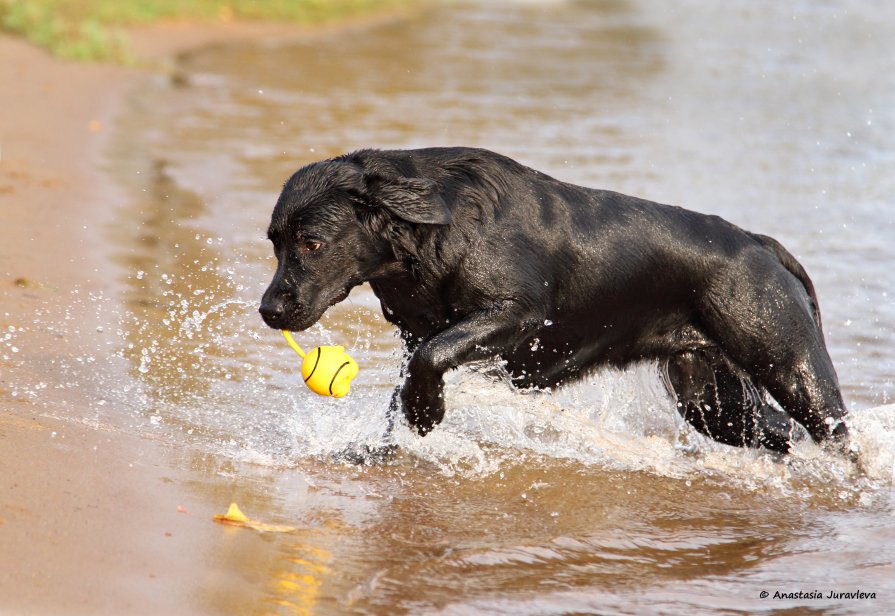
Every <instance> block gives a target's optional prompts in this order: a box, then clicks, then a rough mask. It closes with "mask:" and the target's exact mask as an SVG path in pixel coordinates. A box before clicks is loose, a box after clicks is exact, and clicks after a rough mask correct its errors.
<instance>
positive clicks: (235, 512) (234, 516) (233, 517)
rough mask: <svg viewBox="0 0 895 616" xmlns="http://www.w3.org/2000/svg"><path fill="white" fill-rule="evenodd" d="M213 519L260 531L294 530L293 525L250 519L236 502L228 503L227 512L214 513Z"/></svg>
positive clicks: (282, 531) (283, 531) (287, 531)
mask: <svg viewBox="0 0 895 616" xmlns="http://www.w3.org/2000/svg"><path fill="white" fill-rule="evenodd" d="M214 521H215V522H218V523H220V524H229V525H231V526H242V527H244V528H251V529H253V530H257V531H260V532H262V533H289V532H292V531H294V530H295V527H294V526H286V525H284V524H266V523H264V522H259V521H257V520H251V519H249V517H248V516H246V514H244V513H243V512H242V510H241V509H240V508H239V505H237V504H236V503H230V508H229V509H227V513H225V514H220V513H218V514H215V516H214Z"/></svg>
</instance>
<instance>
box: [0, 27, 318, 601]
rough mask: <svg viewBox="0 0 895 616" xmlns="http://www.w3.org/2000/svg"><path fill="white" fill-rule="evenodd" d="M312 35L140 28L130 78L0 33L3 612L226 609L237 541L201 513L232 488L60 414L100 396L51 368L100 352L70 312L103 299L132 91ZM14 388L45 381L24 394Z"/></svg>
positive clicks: (111, 276) (186, 462)
mask: <svg viewBox="0 0 895 616" xmlns="http://www.w3.org/2000/svg"><path fill="white" fill-rule="evenodd" d="M307 35H309V31H308V30H302V29H300V28H298V27H295V26H287V25H273V24H229V25H198V26H197V25H165V26H156V27H151V28H145V29H143V30H139V31H135V32H133V34H132V40H133V48H134V51H135V52H136V53H137V55H138V57H139V58H141V59H142V60H143V62H142V63H141V64H140V65H139V66H141V67H142V68H125V67H121V66H112V65H105V64H81V63H73V62H66V61H61V60H58V59H55V58H53V57H51V56H50V55H49V54H47V53H46V52H45V51H43V50H41V49H38V48H36V47H34V46H32V45H30V44H29V43H27V42H25V41H24V40H21V39H18V38H15V37H11V36H7V35H0V84H2V86H0V110H2V112H0V122H2V124H0V148H2V149H0V339H3V337H4V336H6V335H7V334H10V335H9V336H8V337H7V342H6V343H5V345H3V346H2V347H0V554H2V557H0V613H4V614H5V613H13V614H32V613H34V614H56V613H65V614H81V613H87V614H96V613H109V614H122V613H129V614H139V613H153V614H156V613H163V614H179V613H189V614H195V613H215V612H216V613H220V612H222V611H228V610H227V609H222V607H221V605H220V604H219V603H218V601H219V600H221V597H226V596H227V594H228V593H232V592H234V591H233V588H234V584H233V580H231V579H229V578H228V575H229V571H228V569H224V568H220V569H217V568H216V565H215V557H214V554H213V548H212V547H211V546H213V545H215V543H216V542H219V541H220V540H221V537H222V533H226V532H228V531H232V530H233V529H226V528H222V527H220V526H219V525H216V524H214V523H213V522H212V515H213V514H214V513H223V512H224V511H225V510H226V506H227V504H228V502H229V498H230V497H231V495H232V493H233V490H234V489H235V485H234V484H235V482H236V481H235V480H233V479H227V478H226V477H225V476H223V475H222V474H221V473H219V472H216V469H215V468H214V466H215V465H214V464H207V463H203V461H201V460H200V461H196V460H191V459H188V458H189V456H191V455H194V454H191V453H189V452H183V451H177V450H175V449H174V448H172V447H170V446H166V445H164V444H162V443H158V442H154V441H152V440H149V439H145V438H141V437H137V436H133V435H129V434H124V433H121V432H119V431H116V430H110V429H108V428H104V427H101V426H98V425H91V424H90V422H89V421H88V420H86V419H84V417H82V416H79V414H78V413H74V412H73V413H71V414H70V415H68V414H67V412H68V410H69V409H80V408H86V407H85V405H84V404H83V403H82V401H84V400H86V399H88V398H90V397H91V396H96V395H98V394H99V393H101V392H91V391H89V386H88V389H86V390H85V389H83V388H81V387H77V386H76V387H67V388H66V387H64V382H65V378H66V375H65V374H64V371H65V369H64V368H60V366H65V365H69V364H74V363H76V362H79V361H81V359H82V358H83V357H85V356H89V354H91V353H94V354H95V353H103V352H108V349H109V346H110V344H112V342H111V341H109V340H104V339H103V336H102V335H101V334H100V333H98V332H101V331H102V326H101V322H100V321H99V320H98V319H100V317H98V316H97V310H96V309H95V308H94V307H92V306H91V305H90V304H89V302H85V301H73V300H78V298H81V300H83V298H84V297H85V296H88V295H101V296H106V297H109V296H114V284H115V283H114V280H115V278H116V266H115V265H114V264H113V262H112V260H111V259H110V258H108V254H107V253H106V251H107V248H105V245H106V242H104V241H103V225H104V223H105V221H106V220H108V219H109V218H110V216H111V212H112V211H113V210H114V208H115V207H116V205H117V203H118V202H119V201H120V200H121V199H122V198H123V196H122V195H121V193H120V189H119V188H118V187H116V185H115V183H114V182H113V181H112V180H111V179H110V178H109V177H108V176H106V175H105V174H104V173H103V172H102V166H103V152H104V147H105V146H106V145H107V144H108V140H109V138H110V133H111V132H112V129H113V126H114V124H115V117H116V114H118V113H119V112H120V110H121V108H122V105H123V101H124V100H125V97H126V95H127V93H128V92H129V91H130V90H132V89H133V88H135V87H136V86H137V85H139V84H140V83H141V82H142V80H146V79H150V78H154V77H156V76H157V75H159V74H163V73H164V71H166V70H170V67H171V66H172V63H171V61H170V59H171V58H172V57H173V55H174V54H176V53H178V52H181V51H184V50H188V49H191V48H196V47H200V46H203V45H211V44H215V43H223V42H230V41H234V40H245V39H258V38H261V37H265V38H270V37H283V38H291V37H298V36H307ZM107 304H108V305H109V307H108V309H110V310H113V311H114V310H121V308H116V304H115V302H114V301H113V302H107ZM35 315H45V316H44V317H43V318H42V319H35ZM63 315H65V316H64V317H63ZM48 322H60V323H65V324H66V326H67V329H65V330H61V329H60V328H56V327H47V326H46V325H41V323H43V324H45V323H48ZM10 340H12V341H11V342H10ZM104 349H105V351H104ZM4 356H5V357H7V358H8V359H3V358H4ZM22 383H44V384H48V385H49V386H47V387H46V388H45V389H43V390H42V391H41V392H38V394H37V395H35V392H31V395H25V394H24V393H23V392H21V391H19V390H20V388H21V384H22ZM60 384H63V386H60ZM54 385H55V386H54ZM197 484H201V485H202V486H203V488H202V490H201V491H200V492H199V493H202V494H204V495H205V496H207V497H208V498H207V499H205V500H199V497H197V496H196V494H197V490H196V489H195V485H197ZM187 486H193V487H192V488H191V489H187ZM218 503H219V504H218ZM254 540H255V539H252V538H249V539H240V541H248V542H251V541H254ZM236 587H238V585H236ZM216 588H217V589H218V590H219V591H220V592H217V591H216V590H215V589H216Z"/></svg>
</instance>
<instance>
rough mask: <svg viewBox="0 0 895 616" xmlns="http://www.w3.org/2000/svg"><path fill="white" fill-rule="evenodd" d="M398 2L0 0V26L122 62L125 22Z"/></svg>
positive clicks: (266, 17)
mask: <svg viewBox="0 0 895 616" xmlns="http://www.w3.org/2000/svg"><path fill="white" fill-rule="evenodd" d="M403 1H404V2H406V0H403ZM400 3H402V0H231V1H229V2H227V1H222V0H0V28H2V29H3V30H6V31H8V32H13V33H16V34H19V35H21V36H24V37H25V38H27V39H28V40H30V41H32V42H34V43H36V44H38V45H41V46H43V47H46V48H47V49H49V50H50V51H51V52H52V53H54V54H55V55H57V56H59V57H62V58H70V59H76V60H113V61H118V62H127V61H129V60H130V55H129V53H128V42H127V36H126V35H125V33H124V29H125V28H126V27H127V26H136V25H143V24H151V23H155V22H159V21H176V20H179V21H183V20H190V21H200V22H208V23H214V22H222V21H223V22H225V21H231V20H254V21H277V22H292V23H297V24H316V23H324V22H328V21H332V20H335V19H338V18H340V17H346V16H349V15H356V14H360V13H363V12H365V11H371V10H374V9H377V8H382V7H385V6H391V5H396V4H400Z"/></svg>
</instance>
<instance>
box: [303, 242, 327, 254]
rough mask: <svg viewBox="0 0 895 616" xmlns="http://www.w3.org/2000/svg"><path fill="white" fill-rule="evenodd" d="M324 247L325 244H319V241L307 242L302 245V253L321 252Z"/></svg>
mask: <svg viewBox="0 0 895 616" xmlns="http://www.w3.org/2000/svg"><path fill="white" fill-rule="evenodd" d="M322 246H323V242H318V241H317V240H305V241H304V243H303V244H302V245H301V249H302V252H314V251H315V250H320V248H321V247H322Z"/></svg>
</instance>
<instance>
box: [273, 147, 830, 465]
mask: <svg viewBox="0 0 895 616" xmlns="http://www.w3.org/2000/svg"><path fill="white" fill-rule="evenodd" d="M269 237H270V239H271V240H272V241H273V244H274V250H275V253H276V257H277V260H278V266H277V272H276V274H275V276H274V278H273V281H272V282H271V284H270V287H269V288H268V290H267V292H266V293H265V294H264V298H263V300H262V305H261V313H262V315H263V317H264V319H265V321H266V322H267V324H268V325H270V326H271V327H274V328H280V329H292V330H301V329H305V328H307V327H309V326H311V325H312V324H314V323H315V322H316V321H317V320H318V319H319V318H320V316H321V315H322V314H323V312H324V311H325V310H326V309H327V308H328V307H329V306H331V305H333V304H334V303H336V302H338V301H341V300H342V299H344V298H345V297H346V296H347V294H348V291H350V289H351V288H352V287H354V286H356V285H359V284H361V283H363V282H369V283H370V286H371V287H372V289H373V292H374V293H375V294H376V296H377V297H378V298H379V300H380V302H381V304H382V311H383V313H384V314H385V317H386V318H387V319H388V320H389V321H391V322H392V323H394V324H395V325H397V326H398V328H400V330H401V332H402V335H403V339H404V341H405V343H406V346H407V350H408V353H409V360H408V363H407V365H406V367H405V372H404V374H405V376H406V378H405V380H404V383H403V386H402V387H401V388H400V394H399V398H396V403H399V404H400V406H401V408H402V409H403V412H404V416H405V417H406V418H407V420H408V421H409V422H410V424H411V425H412V426H413V427H414V428H416V430H417V431H418V432H419V433H420V434H426V433H427V432H429V431H430V430H431V429H432V428H433V427H434V426H435V425H436V424H437V423H438V422H440V421H441V419H442V417H443V416H444V409H445V407H444V399H443V393H442V392H443V383H442V375H443V374H444V373H445V372H446V371H448V370H451V369H453V368H456V367H457V366H459V365H461V364H464V363H467V362H471V361H476V360H481V359H485V358H489V357H499V358H501V359H502V360H504V362H505V366H506V370H507V371H508V372H509V374H510V375H511V377H512V379H513V382H514V383H515V384H517V385H518V386H519V387H526V388H527V387H538V388H555V387H558V386H561V385H562V384H563V383H567V382H570V381H574V380H576V379H580V378H581V377H582V376H585V375H587V374H588V373H589V372H592V371H594V370H597V369H599V368H600V367H603V366H615V367H624V366H627V365H629V364H630V363H632V362H636V361H640V360H658V361H659V362H660V366H661V368H662V371H663V374H664V375H665V381H666V384H667V386H668V388H669V391H670V393H671V394H672V395H673V396H674V397H675V399H676V401H677V405H678V409H679V411H680V413H681V415H683V416H684V417H685V418H686V419H687V420H688V421H689V422H690V423H691V424H692V425H693V426H694V427H695V428H696V429H697V430H699V431H700V432H702V433H703V434H706V435H708V436H711V437H712V438H714V439H716V440H718V441H721V442H723V443H728V444H731V445H741V446H742V445H745V446H756V447H757V446H765V447H767V448H770V449H773V450H776V451H781V452H785V451H788V449H789V446H790V439H791V435H792V433H793V429H794V427H795V426H794V424H793V423H792V419H795V421H797V422H798V423H799V424H801V425H802V426H803V427H804V428H805V429H806V430H807V431H808V433H809V434H810V435H811V437H812V438H813V439H814V440H815V441H818V442H822V441H826V440H829V439H834V440H836V441H839V442H844V440H845V438H846V436H847V429H846V426H845V423H844V422H843V421H842V419H843V417H844V415H845V407H844V405H843V402H842V397H841V394H840V392H839V385H838V382H837V377H836V372H835V370H834V368H833V365H832V363H831V361H830V358H829V355H828V354H827V351H826V348H825V345H824V340H823V335H822V333H821V328H820V313H819V310H818V303H817V298H816V296H815V293H814V288H813V286H812V284H811V281H810V279H809V278H808V275H807V274H806V273H805V270H804V269H803V268H802V266H801V265H799V263H798V262H797V261H796V259H795V258H794V257H793V256H792V255H791V254H789V253H788V252H787V251H786V250H785V249H784V248H783V247H782V246H781V245H780V244H779V243H778V242H776V241H775V240H773V239H771V238H769V237H765V236H762V235H757V234H753V233H749V232H747V231H744V230H742V229H740V228H738V227H736V226H734V225H732V224H730V223H728V222H727V221H725V220H723V219H721V218H718V217H717V216H706V215H703V214H699V213H696V212H691V211H688V210H685V209H681V208H679V207H673V206H668V205H661V204H658V203H653V202H651V201H646V200H643V199H637V198H634V197H629V196H626V195H622V194H618V193H614V192H610V191H605V190H594V189H589V188H582V187H580V186H574V185H571V184H567V183H564V182H560V181H558V180H555V179H553V178H551V177H549V176H547V175H544V174H543V173H540V172H538V171H535V170H532V169H529V168H527V167H525V166H523V165H521V164H519V163H517V162H515V161H513V160H510V159H509V158H506V157H504V156H501V155H499V154H495V153H493V152H489V151H486V150H479V149H469V148H431V149H423V150H407V151H377V150H363V151H359V152H355V153H352V154H347V155H344V156H340V157H338V158H335V159H331V160H326V161H322V162H318V163H314V164H311V165H308V166H307V167H304V168H302V169H300V170H299V171H298V172H296V173H295V174H294V175H293V176H292V177H291V178H290V179H289V180H288V181H287V182H286V185H285V187H284V188H283V192H282V194H281V195H280V198H279V201H278V202H277V204H276V208H275V209H274V212H273V217H272V221H271V224H270V229H269ZM535 341H537V344H535ZM770 398H773V399H774V400H775V401H776V402H777V403H778V404H779V406H780V407H782V408H783V409H784V410H785V413H784V412H780V411H779V410H778V409H776V408H775V407H774V406H772V405H771V404H770V402H769V401H770Z"/></svg>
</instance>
